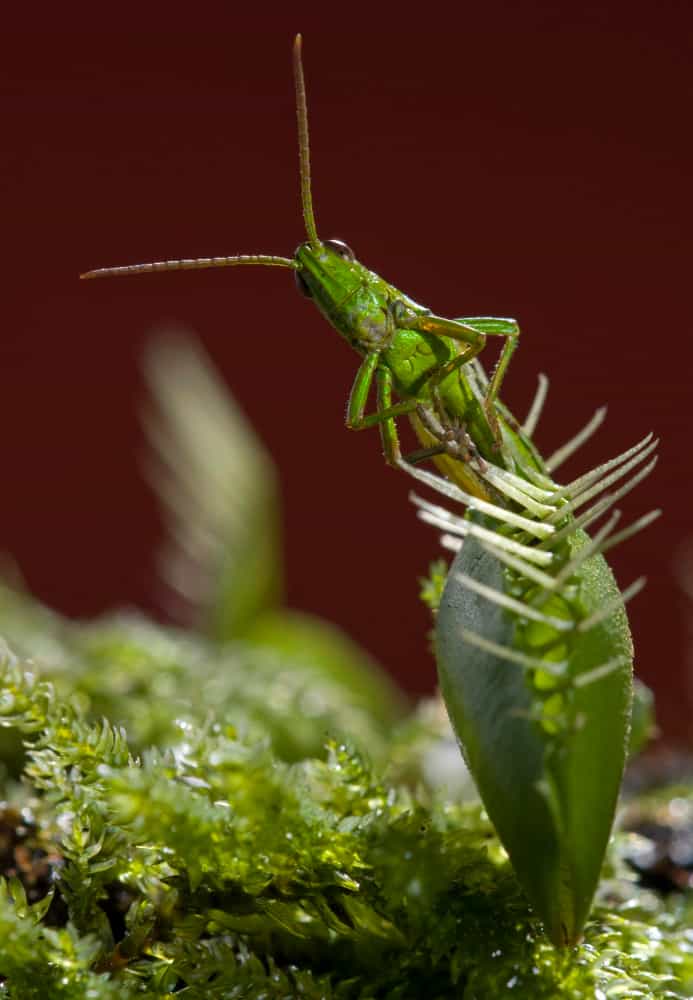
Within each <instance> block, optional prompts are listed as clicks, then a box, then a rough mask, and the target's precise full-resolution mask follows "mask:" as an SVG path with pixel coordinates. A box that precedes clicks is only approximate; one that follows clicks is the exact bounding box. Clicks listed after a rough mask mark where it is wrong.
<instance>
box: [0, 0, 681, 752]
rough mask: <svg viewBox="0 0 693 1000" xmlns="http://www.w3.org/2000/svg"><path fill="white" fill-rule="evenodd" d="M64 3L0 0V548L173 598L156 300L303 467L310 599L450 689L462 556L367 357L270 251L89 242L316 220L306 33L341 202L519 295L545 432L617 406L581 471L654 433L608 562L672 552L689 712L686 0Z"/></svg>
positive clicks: (182, 242)
mask: <svg viewBox="0 0 693 1000" xmlns="http://www.w3.org/2000/svg"><path fill="white" fill-rule="evenodd" d="M430 10H431V12H432V15H433V17H432V19H431V20H427V19H426V17H427V10H426V9H425V8H424V7H420V8H418V11H417V12H416V14H412V15H411V16H406V15H403V14H402V13H401V11H398V10H397V9H396V8H394V7H393V8H392V9H391V10H390V11H389V12H388V13H385V12H383V13H378V11H377V9H376V8H375V7H371V8H367V7H363V6H359V5H356V6H353V5H347V4H342V5H340V6H336V5H331V6H328V5H325V6H324V7H323V8H322V10H320V8H315V7H313V8H311V7H310V6H308V7H306V6H305V5H288V4H286V5H282V6H281V7H277V8H276V9H274V8H273V7H271V6H269V7H268V6H267V5H259V4H258V5H255V6H249V7H245V8H244V9H240V8H239V7H238V5H235V4H223V5H221V4H216V3H206V4H199V5H197V6H194V5H190V4H186V5H178V6H177V5H170V4H168V5H165V6H164V5H161V6H159V5H158V4H145V5H143V4H138V5H132V6H131V7H129V6H128V5H127V4H126V5H124V6H120V7H117V8H108V13H105V11H106V8H104V13H99V11H98V10H97V11H95V10H94V8H93V6H92V7H91V8H87V7H85V8H84V9H83V10H81V9H80V5H79V4H77V5H75V4H70V5H67V6H66V7H65V8H63V10H62V11H61V12H60V13H56V14H48V15H46V14H45V13H44V12H43V11H42V10H41V8H40V7H38V8H31V9H30V10H28V13H27V14H26V15H22V14H21V13H19V14H17V13H15V15H13V18H14V20H13V21H12V22H8V20H7V14H5V15H3V20H4V25H3V33H4V39H3V42H2V54H1V55H2V58H1V59H0V67H1V68H0V73H2V75H3V76H4V81H3V84H2V99H1V109H2V118H1V120H2V144H3V147H4V155H3V157H2V168H1V175H0V191H1V192H2V203H3V212H2V217H3V237H2V240H3V275H4V301H3V317H2V319H3V334H2V339H1V341H0V441H1V447H2V489H1V490H0V547H2V548H4V549H7V550H9V551H10V552H11V553H13V555H14V556H15V557H16V559H17V561H18V563H19V564H20V566H21V568H22V570H23V572H24V573H25V575H26V578H27V580H28V582H29V584H30V586H31V587H32V589H33V590H34V592H35V593H36V594H38V595H39V596H40V597H41V598H43V599H44V600H45V601H47V602H49V603H50V604H53V605H55V606H57V607H59V608H61V609H62V610H64V611H66V612H68V613H69V614H72V615H92V614H94V613H97V612H99V611H101V610H103V609H106V608H108V607H111V606H112V605H115V604H122V603H137V604H139V605H142V606H145V607H147V608H149V609H155V608H156V602H157V582H156V574H155V570H154V552H155V548H156V546H157V544H158V542H159V540H160V536H161V526H160V523H159V520H158V512H157V507H156V503H155V501H154V499H153V498H152V496H151V495H150V493H149V492H148V490H147V487H146V486H145V484H144V482H143V480H142V478H141V477H140V475H139V471H138V468H139V467H138V456H139V455H140V453H141V451H142V449H143V440H142V434H141V430H140V427H139V423H138V409H139V407H140V403H141V400H142V395H143V386H142V380H141V376H140V372H139V367H138V359H139V357H140V354H141V351H142V346H143V344H144V343H145V341H146V339H147V337H148V334H149V333H150V331H151V330H152V329H153V328H154V327H159V328H160V327H161V326H162V325H166V324H169V323H170V324H175V325H178V326H180V325H183V326H185V327H188V328H190V329H193V330H195V331H197V333H198V334H199V336H200V337H201V338H202V340H203V341H204V343H205V345H206V346H207V348H208V350H209V351H210V352H211V354H212V356H213V358H214V359H215V361H216V363H217V364H218V365H219V367H220V368H221V370H222V371H223V373H224V376H225V378H226V380H227V381H228V384H229V386H230V387H231V388H232V390H233V392H234V393H235V394H236V396H237V398H238V399H239V400H240V401H241V402H242V404H243V406H244V408H245V409H246V411H247V413H248V414H249V415H250V417H251V418H252V420H253V422H254V423H255V424H256V426H257V428H258V429H259V431H260V433H261V435H262V437H263V438H264V440H265V441H266V443H267V445H268V447H269V448H270V449H271V451H272V452H273V454H274V455H275V456H276V459H277V461H278V463H279V466H280V470H281V475H282V479H283V484H284V489H285V524H286V545H287V563H288V577H289V593H288V598H289V601H290V603H291V604H292V605H295V606H298V607H302V608H306V609H310V610H312V611H315V612H317V613H319V614H321V615H325V616H327V617H328V618H331V619H333V620H335V621H337V622H340V623H341V624H343V625H344V626H345V627H346V628H347V629H348V630H349V631H350V632H351V633H352V634H353V635H355V636H356V637H357V638H359V639H360V640H361V641H363V642H364V643H365V644H366V645H367V646H368V647H369V648H370V649H371V650H373V652H375V653H376V654H377V655H378V656H379V657H380V658H381V659H382V661H383V662H384V663H386V664H387V665H388V667H389V668H390V669H391V670H392V672H393V673H395V674H396V675H397V676H398V677H399V678H400V679H401V680H402V682H403V683H404V684H405V685H406V686H407V687H409V688H410V689H411V690H414V691H418V692H421V691H427V690H430V689H431V688H432V687H433V684H434V667H433V663H432V661H431V659H430V657H429V655H428V652H427V650H426V641H425V638H424V633H425V631H426V629H427V627H428V621H427V615H426V613H425V611H424V610H423V609H422V608H421V607H420V606H419V603H418V601H417V595H416V591H417V584H416V577H417V575H419V574H422V573H423V572H424V571H425V568H426V565H427V563H428V561H429V560H430V559H431V558H432V557H433V556H434V555H435V554H436V548H437V546H436V539H435V536H434V534H433V532H432V531H430V530H429V529H427V528H426V527H424V526H423V525H421V524H419V523H418V522H417V521H416V520H415V517H414V514H413V510H412V508H411V507H410V505H409V503H408V501H407V493H408V490H409V488H410V484H409V483H408V482H407V481H405V479H404V478H403V477H402V476H400V475H397V474H396V473H394V472H392V471H390V470H388V469H387V468H386V467H385V466H384V464H383V461H382V458H381V455H380V447H379V443H378V439H377V433H375V432H372V433H364V434H353V433H349V432H347V431H346V430H345V429H344V426H343V415H344V407H345V401H346V397H347V393H348V389H349V386H350V384H351V378H352V376H353V374H354V372H355V369H356V365H357V358H356V356H355V355H352V354H350V353H349V350H348V348H347V347H346V345H344V344H343V343H342V342H340V341H339V339H338V338H337V336H336V334H334V333H333V332H332V331H331V330H330V329H329V328H328V327H327V326H326V324H325V323H324V321H323V320H322V319H321V318H320V317H319V316H318V315H317V314H316V313H315V312H314V311H313V310H312V309H311V307H310V305H309V304H308V303H306V302H305V301H304V300H302V299H301V298H299V297H298V296H297V295H296V294H295V293H294V289H293V282H292V279H291V276H290V275H288V274H285V273H283V272H277V271H265V270H262V269H252V268H249V269H244V270H243V271H240V270H234V271H223V272H220V271H210V272H206V273H198V274H184V275H169V276H157V277H148V278H139V279H134V278H133V279H127V280H125V279H120V280H112V281H110V282H106V281H104V282H102V283H97V282H94V283H91V284H83V283H80V282H78V281H77V275H78V273H79V272H80V271H81V270H84V269H86V268H89V267H94V266H99V265H105V264H115V263H126V262H135V261H139V260H150V259H158V258H161V257H176V256H198V255H199V256H207V255H214V254H225V253H237V252H253V251H255V252H258V251H264V252H269V253H272V252H274V253H280V254H291V253H292V252H293V249H294V247H295V245H296V244H297V243H298V242H299V241H300V240H301V239H302V226H301V216H300V209H299V201H298V180H297V162H296V161H297V156H296V137H295V124H294V111H293V94H292V81H291V69H290V47H291V41H292V37H293V34H294V33H295V32H296V31H297V30H301V31H302V32H303V34H304V38H305V59H306V73H307V80H308V88H309V102H310V109H311V129H312V145H313V168H314V193H315V200H316V214H317V219H318V226H319V228H320V231H321V233H322V234H323V235H324V236H325V237H328V236H340V237H342V238H344V239H346V240H347V241H348V242H349V243H350V244H351V245H352V246H353V247H354V248H355V250H356V252H357V254H358V255H359V256H360V257H361V259H362V260H364V261H365V262H366V263H368V264H369V265H370V266H371V267H373V268H374V269H376V270H378V271H379V272H381V273H382V274H384V275H385V276H386V277H387V278H389V279H390V280H391V281H393V282H394V283H395V284H397V285H398V286H399V287H401V288H403V289H404V290H406V291H407V292H409V293H410V294H411V295H412V296H414V297H415V298H417V299H418V300H419V301H422V302H424V303H426V304H427V305H429V306H430V307H432V308H434V309H435V310H436V311H437V312H439V313H442V314H443V315H449V316H450V315H453V316H457V315H460V314H467V315H471V314H474V313H495V314H499V315H514V316H517V317H518V318H519V319H520V321H521V324H522V328H523V340H522V346H521V349H520V350H519V351H518V353H517V354H516V356H515V359H514V361H513V365H512V367H511V370H510V375H509V378H508V380H507V382H506V386H507V391H506V399H507V400H508V401H509V403H510V404H511V405H512V406H513V407H514V408H516V410H517V411H518V412H519V413H520V414H522V413H524V411H525V409H526V407H527V405H528V404H529V401H530V399H531V397H532V394H533V391H534V386H535V379H536V373H537V371H538V370H543V371H546V372H548V373H550V375H551V377H552V390H551V393H550V396H549V402H548V408H547V411H546V416H545V418H544V420H543V422H542V425H541V427H540V432H539V435H538V440H539V443H540V445H542V447H544V448H545V449H546V450H547V451H550V450H552V449H553V448H554V447H555V446H556V445H558V444H559V443H561V442H562V440H564V439H565V438H566V437H567V436H569V435H570V434H571V433H572V432H574V431H575V430H576V429H577V428H578V427H579V426H581V424H582V423H583V422H584V421H585V420H586V419H587V418H588V417H589V416H590V415H591V413H592V412H593V410H594V409H595V408H596V407H597V406H598V405H600V404H602V403H604V402H608V404H609V410H610V415H609V419H608V422H607V425H606V427H605V428H604V430H603V431H601V432H600V433H599V435H598V437H597V439H596V440H595V441H593V442H592V443H591V444H590V445H589V446H588V447H586V448H585V450H584V451H583V452H582V453H581V454H580V456H579V458H578V459H576V460H575V461H573V462H572V463H571V466H570V467H569V468H566V470H565V471H566V474H568V475H570V474H571V473H572V474H576V473H578V472H579V471H582V470H583V469H585V468H586V467H587V466H591V465H594V464H595V463H596V462H598V461H600V460H603V459H606V458H608V457H610V456H611V455H613V454H615V453H617V452H618V451H620V450H622V449H623V448H625V447H627V446H629V445H630V444H632V443H633V442H634V441H635V440H637V439H638V438H640V437H642V436H643V435H644V434H645V433H646V432H647V431H648V430H650V429H654V430H655V431H656V432H657V433H658V434H660V435H661V436H662V438H663V441H662V446H661V461H660V465H659V467H658V469H657V471H656V472H655V474H654V475H653V476H652V477H651V478H650V479H649V480H648V481H647V483H646V484H644V485H643V486H642V487H640V488H639V489H638V490H637V491H636V493H635V494H634V495H633V496H632V497H629V498H628V500H627V501H626V502H625V503H624V504H623V506H624V508H625V512H626V513H627V514H630V515H631V516H635V515H637V514H639V513H642V512H643V511H645V510H647V509H649V508H651V507H653V506H662V507H664V508H665V514H666V516H665V518H664V519H663V520H662V521H660V522H659V523H658V524H657V525H656V526H655V527H653V528H651V529H650V530H649V532H647V533H646V534H644V535H642V536H639V537H638V538H637V539H635V540H633V541H632V542H630V543H629V544H628V545H626V546H625V547H624V548H623V550H620V551H617V552H616V553H615V555H614V560H613V561H614V564H615V567H616V570H617V574H618V576H619V579H620V580H621V581H622V582H623V583H624V584H626V583H629V582H630V581H631V580H632V579H633V578H634V577H635V576H637V575H639V574H640V573H642V572H646V573H647V574H648V576H649V581H650V582H649V587H648V589H647V591H646V593H645V595H644V596H641V597H639V598H637V599H636V601H635V602H634V604H633V606H632V609H633V614H632V618H633V626H634V632H635V637H636V642H637V649H638V660H637V666H638V670H639V673H640V674H641V675H642V677H643V678H644V679H645V680H646V681H647V682H648V683H650V684H652V685H653V686H654V687H655V688H656V690H657V693H658V697H659V703H660V716H661V719H662V721H663V723H664V725H665V728H666V731H667V733H668V734H669V735H670V736H671V737H672V738H679V739H680V738H686V737H689V736H690V723H689V709H688V707H687V705H686V700H685V699H686V691H687V688H688V684H689V681H688V677H687V674H686V672H685V667H684V663H685V645H686V640H685V620H686V617H687V616H688V617H689V618H690V616H691V608H690V607H688V606H687V605H686V603H685V601H684V599H683V597H682V596H681V594H680V588H679V585H678V583H677V580H676V573H675V567H674V563H675V558H676V553H677V549H678V547H679V545H680V543H681V542H682V541H683V540H684V539H685V538H686V537H687V535H689V534H690V533H691V532H692V530H693V529H692V526H691V518H690V509H691V502H690V496H691V485H692V483H691V479H692V477H691V471H690V462H691V446H690V440H691V433H692V430H693V428H692V427H691V417H690V381H691V373H692V364H691V362H692V360H693V348H692V346H691V327H692V318H691V308H690V274H691V264H690V262H691V223H692V221H693V220H692V219H691V197H690V191H691V184H692V182H693V180H692V179H693V169H692V168H693V164H692V162H691V160H692V157H691V108H692V98H693V84H692V82H691V81H692V74H691V55H692V53H691V27H692V25H693V19H692V18H691V13H690V12H691V7H690V4H689V3H674V2H660V3H658V4H656V5H655V4H652V3H641V4H637V3H631V4H626V3H623V4H606V5H604V4H600V5H598V6H596V5H595V6H590V5H589V4H588V5H577V4H548V3H547V4H541V3H531V2H526V3H522V2H521V3H518V4H511V3H508V4H507V5H506V4H502V3H485V4H483V5H480V4H475V5H471V4H470V5H456V7H455V11H456V13H455V14H454V15H447V14H445V13H444V9H442V8H439V7H438V6H437V5H431V7H430Z"/></svg>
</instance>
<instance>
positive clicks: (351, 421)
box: [346, 351, 417, 466]
mask: <svg viewBox="0 0 693 1000" xmlns="http://www.w3.org/2000/svg"><path fill="white" fill-rule="evenodd" d="M379 361H380V354H379V352H378V351H373V352H371V353H370V354H367V355H366V357H365V358H364V359H363V361H362V362H361V365H360V367H359V370H358V371H357V373H356V378H355V379H354V384H353V385H352V387H351V392H350V393H349V404H348V406H347V418H346V425H347V427H348V428H349V430H352V431H362V430H366V428H368V427H376V426H379V427H380V440H381V441H382V445H383V452H384V454H385V460H386V462H387V463H388V465H392V466H397V465H398V463H399V462H400V460H401V457H402V456H401V450H400V445H399V435H398V433H397V425H396V423H395V418H396V417H400V416H403V415H404V414H405V413H411V412H412V410H414V409H415V408H416V405H417V401H416V400H415V399H406V400H404V401H403V402H401V403H396V404H395V405H394V406H393V405H392V375H391V374H390V372H389V371H388V370H387V368H384V367H378V365H379ZM376 373H377V384H378V397H377V409H376V411H375V413H368V414H366V403H367V402H368V394H369V393H370V391H371V386H372V385H373V378H374V377H375V376H376Z"/></svg>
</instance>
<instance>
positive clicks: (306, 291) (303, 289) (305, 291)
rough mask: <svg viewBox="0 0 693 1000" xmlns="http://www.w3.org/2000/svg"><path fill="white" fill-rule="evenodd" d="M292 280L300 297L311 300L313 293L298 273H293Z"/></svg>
mask: <svg viewBox="0 0 693 1000" xmlns="http://www.w3.org/2000/svg"><path fill="white" fill-rule="evenodd" d="M294 280H295V282H296V288H298V290H299V292H300V293H301V295H303V296H305V298H307V299H312V298H313V293H312V292H311V290H310V288H309V287H308V282H307V281H306V279H305V278H304V277H303V275H302V274H301V272H300V271H294Z"/></svg>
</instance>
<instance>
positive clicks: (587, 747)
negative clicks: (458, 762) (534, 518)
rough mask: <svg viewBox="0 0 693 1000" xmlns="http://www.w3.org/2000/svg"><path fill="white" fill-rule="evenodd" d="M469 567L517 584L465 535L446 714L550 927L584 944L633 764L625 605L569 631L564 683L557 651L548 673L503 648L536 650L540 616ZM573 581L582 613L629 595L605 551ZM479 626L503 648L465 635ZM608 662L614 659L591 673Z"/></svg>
mask: <svg viewBox="0 0 693 1000" xmlns="http://www.w3.org/2000/svg"><path fill="white" fill-rule="evenodd" d="M586 541H587V536H586V535H584V533H582V532H575V533H574V534H573V535H572V536H571V539H570V549H571V552H570V555H571V557H572V556H574V554H575V553H576V552H577V551H578V550H579V549H580V548H581V546H582V545H584V544H585V543H586ZM460 573H464V574H468V575H469V576H471V577H473V578H474V580H476V581H477V582H479V583H481V584H482V585H484V586H486V587H488V588H491V589H492V590H494V591H496V592H498V593H501V594H507V592H508V589H509V577H508V573H507V571H504V570H503V567H502V566H501V564H500V563H499V562H498V560H497V559H496V558H495V556H493V555H492V554H490V553H489V552H488V551H486V550H484V549H483V548H482V547H481V545H480V544H479V543H478V542H477V541H476V540H475V539H474V538H471V537H470V538H467V539H466V540H465V542H464V545H463V546H462V549H461V550H460V552H459V553H458V555H457V557H456V559H455V561H454V562H453V565H452V567H451V571H450V575H449V578H448V583H447V585H446V588H445V591H444V593H443V599H442V602H441V605H440V610H439V614H438V623H437V630H436V646H437V656H438V671H439V676H440V683H441V688H442V691H443V694H444V697H445V701H446V704H447V707H448V712H449V714H450V718H451V721H452V723H453V726H454V727H455V730H456V732H457V735H458V737H459V739H460V741H461V743H462V747H463V752H464V756H465V759H466V761H467V763H468V765H469V768H470V770H471V772H472V774H473V775H474V778H475V780H476V782H477V785H478V788H479V792H480V794H481V796H482V799H483V801H484V805H485V806H486V809H487V811H488V814H489V816H490V818H491V820H492V822H493V823H494V825H495V827H496V830H497V831H498V834H499V836H500V838H501V840H502V842H503V845H504V846H505V848H506V850H507V851H508V854H509V855H510V859H511V861H512V863H513V867H514V869H515V872H516V874H517V876H518V878H519V880H520V882H521V883H522V885H523V887H524V889H525V891H526V893H527V896H528V897H529V899H530V901H531V902H532V904H533V906H534V907H535V908H536V910H537V912H538V914H539V916H540V917H541V918H542V919H543V920H544V922H545V925H546V931H547V933H548V935H549V937H550V938H551V939H552V941H554V943H556V944H560V945H563V944H574V943H575V942H576V941H577V940H579V938H580V934H581V931H582V927H583V924H584V921H585V919H586V917H587V915H588V911H589V908H590V904H591V902H592V898H593V895H594V892H595V888H596V886H597V881H598V878H599V872H600V868H601V864H602V859H603V856H604V851H605V849H606V845H607V841H608V838H609V833H610V830H611V826H612V822H613V816H614V810H615V805H616V798H617V794H618V789H619V785H620V781H621V776H622V772H623V767H624V762H625V755H626V747H627V742H628V731H629V719H630V705H631V692H632V687H631V660H632V645H631V640H630V635H629V633H628V627H627V622H626V617H625V612H624V611H623V608H622V606H621V607H620V609H619V610H618V611H615V612H614V613H613V614H612V615H610V616H609V617H608V618H607V619H606V620H605V621H603V622H601V623H600V624H597V625H596V626H595V627H593V628H590V629H589V630H587V631H586V632H584V634H579V633H577V632H576V633H575V634H574V635H573V636H572V637H571V638H572V642H571V648H570V649H569V656H568V663H567V671H566V681H565V682H560V681H559V680H557V679H556V678H555V677H554V676H553V675H552V674H551V673H550V672H549V670H550V667H551V663H550V660H549V659H548V658H547V661H546V662H547V672H543V671H540V670H531V669H529V668H528V667H527V666H526V665H525V666H522V665H520V663H518V662H511V661H509V660H508V659H507V658H506V656H505V655H501V654H500V652H499V650H500V648H501V647H502V649H503V650H510V651H512V652H517V653H519V654H520V655H529V652H531V650H529V652H528V648H527V647H528V645H529V641H530V639H531V638H532V634H531V633H532V627H531V623H530V625H528V623H527V622H526V621H523V620H521V619H519V618H518V615H517V613H515V612H513V611H511V610H508V609H506V608H504V607H502V606H500V605H499V604H498V603H495V602H493V601H489V600H487V599H486V598H485V597H484V596H483V595H482V594H481V593H478V592H475V591H474V590H470V589H469V588H467V587H466V586H465V585H464V584H463V582H461V581H460V579H459V574H460ZM571 588H572V589H571V602H572V605H571V606H572V608H573V609H574V610H576V609H577V610H579V617H580V618H581V620H585V619H586V618H587V617H588V616H589V615H590V614H591V613H592V612H594V611H596V610H598V609H599V608H602V607H605V606H606V604H607V602H609V601H610V600H612V599H616V598H617V595H618V594H619V591H618V588H617V586H616V583H615V581H614V578H613V576H612V574H611V571H610V569H609V567H608V566H607V564H606V562H605V561H604V559H603V557H601V556H599V555H597V556H593V557H591V558H589V559H587V560H586V561H585V562H584V563H582V564H581V565H580V567H579V569H578V570H577V572H576V574H575V577H574V578H573V579H572V580H571ZM535 631H536V629H535ZM469 632H472V633H475V634H476V635H480V636H483V637H485V638H486V639H488V640H490V642H492V643H494V644H496V647H498V649H496V651H494V648H495V647H491V646H490V645H489V646H488V648H481V647H480V645H479V644H478V643H472V642H470V641H467V640H465V638H464V635H463V633H467V634H468V633H469ZM533 637H534V638H535V639H537V636H536V635H534V636H533ZM541 638H542V639H543V640H546V638H547V636H543V637H541ZM607 663H611V664H615V665H614V666H612V667H610V668H609V669H607V670H606V671H605V672H604V673H603V674H599V673H595V674H594V675H592V674H591V672H592V671H594V670H595V668H598V667H600V666H601V665H604V664H607Z"/></svg>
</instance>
